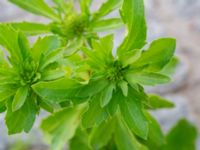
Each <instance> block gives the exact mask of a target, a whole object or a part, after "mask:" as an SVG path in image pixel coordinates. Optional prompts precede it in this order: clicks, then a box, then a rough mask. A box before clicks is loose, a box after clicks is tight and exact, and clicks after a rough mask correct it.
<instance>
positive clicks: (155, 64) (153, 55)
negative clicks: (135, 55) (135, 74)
mask: <svg viewBox="0 0 200 150" xmlns="http://www.w3.org/2000/svg"><path fill="white" fill-rule="evenodd" d="M175 48H176V40H175V39H172V38H161V39H158V40H155V41H153V42H152V43H151V45H150V47H149V48H148V49H147V50H146V51H144V52H143V53H142V56H141V57H140V59H139V60H138V61H136V63H135V64H133V65H134V66H144V65H148V68H147V69H146V70H150V71H160V70H161V69H162V68H163V67H164V66H165V65H167V64H168V63H169V61H170V60H171V58H172V56H173V55H174V51H175Z"/></svg>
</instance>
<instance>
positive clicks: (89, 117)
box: [82, 95, 108, 128]
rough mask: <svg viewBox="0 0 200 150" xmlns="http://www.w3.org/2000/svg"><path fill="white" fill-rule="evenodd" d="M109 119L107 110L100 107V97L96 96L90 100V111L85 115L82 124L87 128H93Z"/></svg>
mask: <svg viewBox="0 0 200 150" xmlns="http://www.w3.org/2000/svg"><path fill="white" fill-rule="evenodd" d="M107 117H108V114H107V112H106V110H105V109H103V108H101V106H100V101H99V95H96V96H94V97H93V98H92V99H91V100H90V102H89V107H88V110H87V111H86V112H85V113H84V114H83V117H82V124H83V126H84V127H85V128H91V127H93V126H95V125H99V124H100V123H101V122H103V121H104V120H106V118H107Z"/></svg>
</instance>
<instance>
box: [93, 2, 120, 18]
mask: <svg viewBox="0 0 200 150" xmlns="http://www.w3.org/2000/svg"><path fill="white" fill-rule="evenodd" d="M121 4H122V0H107V1H106V2H105V3H103V4H102V5H101V7H100V8H99V10H98V11H97V12H95V13H94V19H99V18H101V17H103V16H106V15H108V14H109V13H110V12H112V11H113V10H114V9H116V8H119V7H120V6H121Z"/></svg>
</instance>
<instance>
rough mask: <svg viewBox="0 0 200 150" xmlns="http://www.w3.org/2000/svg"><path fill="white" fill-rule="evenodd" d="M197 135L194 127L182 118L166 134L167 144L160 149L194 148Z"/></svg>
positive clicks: (183, 149) (181, 149) (186, 149)
mask: <svg viewBox="0 0 200 150" xmlns="http://www.w3.org/2000/svg"><path fill="white" fill-rule="evenodd" d="M197 136H198V131H197V129H196V127H194V125H192V124H191V123H190V122H188V121H187V120H185V119H182V120H180V121H179V122H178V124H177V125H176V126H175V127H173V128H172V129H171V131H170V132H169V133H168V134H167V137H166V139H167V144H166V145H164V146H163V147H162V148H161V150H177V149H178V150H196V139H197Z"/></svg>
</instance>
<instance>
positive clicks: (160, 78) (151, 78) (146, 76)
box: [126, 72, 170, 85]
mask: <svg viewBox="0 0 200 150" xmlns="http://www.w3.org/2000/svg"><path fill="white" fill-rule="evenodd" d="M126 79H127V80H128V82H129V83H139V84H142V85H157V84H164V83H168V82H170V78H169V77H167V76H165V75H162V74H159V73H151V72H136V73H131V72H128V73H127V74H126Z"/></svg>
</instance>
